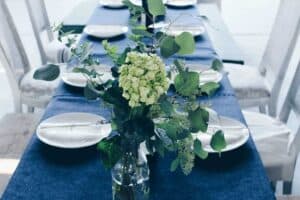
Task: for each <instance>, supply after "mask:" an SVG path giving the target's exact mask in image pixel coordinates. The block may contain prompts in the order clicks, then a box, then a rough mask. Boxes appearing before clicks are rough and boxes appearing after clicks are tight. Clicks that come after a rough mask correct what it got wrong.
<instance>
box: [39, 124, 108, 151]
mask: <svg viewBox="0 0 300 200" xmlns="http://www.w3.org/2000/svg"><path fill="white" fill-rule="evenodd" d="M110 132H111V125H110V124H101V125H88V124H87V125H86V126H84V125H81V126H76V125H74V124H71V123H63V124H56V125H53V124H52V123H51V124H50V123H49V124H47V123H45V124H42V125H41V126H40V127H39V129H38V135H39V137H40V138H41V139H42V140H44V141H46V143H48V144H54V145H56V146H61V147H76V146H83V145H84V144H86V143H90V142H95V141H96V142H98V141H100V140H101V139H103V138H105V137H107V136H108V135H109V134H110Z"/></svg>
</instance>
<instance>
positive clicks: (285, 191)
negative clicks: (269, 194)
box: [282, 181, 293, 194]
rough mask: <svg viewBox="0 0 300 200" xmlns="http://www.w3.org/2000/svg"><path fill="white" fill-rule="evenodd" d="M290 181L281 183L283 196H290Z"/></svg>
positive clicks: (291, 184)
mask: <svg viewBox="0 0 300 200" xmlns="http://www.w3.org/2000/svg"><path fill="white" fill-rule="evenodd" d="M292 186H293V183H292V181H284V182H283V191H282V192H283V194H292Z"/></svg>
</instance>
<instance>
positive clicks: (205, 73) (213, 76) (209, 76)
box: [170, 65, 223, 86]
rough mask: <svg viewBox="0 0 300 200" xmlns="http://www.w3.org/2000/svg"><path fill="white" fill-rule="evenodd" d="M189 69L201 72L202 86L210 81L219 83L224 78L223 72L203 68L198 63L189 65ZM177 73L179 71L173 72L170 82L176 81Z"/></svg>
mask: <svg viewBox="0 0 300 200" xmlns="http://www.w3.org/2000/svg"><path fill="white" fill-rule="evenodd" d="M189 69H190V71H195V72H198V73H200V83H199V85H200V86H201V85H204V84H206V83H209V82H215V83H219V82H220V81H221V80H222V79H223V74H222V73H220V72H218V71H215V70H213V69H204V68H201V66H198V67H197V66H196V65H195V66H191V67H189ZM177 74H178V72H177V71H172V72H171V80H170V84H173V83H174V79H175V77H176V75H177Z"/></svg>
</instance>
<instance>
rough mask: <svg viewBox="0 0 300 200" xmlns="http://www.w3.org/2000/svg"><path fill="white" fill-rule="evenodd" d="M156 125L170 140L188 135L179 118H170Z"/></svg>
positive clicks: (180, 138)
mask: <svg viewBox="0 0 300 200" xmlns="http://www.w3.org/2000/svg"><path fill="white" fill-rule="evenodd" d="M157 127H158V128H161V129H163V130H164V131H165V133H166V135H167V136H168V137H169V138H170V139H172V140H182V139H184V138H187V137H188V136H189V135H190V132H189V131H188V129H187V128H186V127H184V124H183V121H182V120H181V119H176V118H172V119H170V120H168V121H166V122H163V123H160V124H158V125H157Z"/></svg>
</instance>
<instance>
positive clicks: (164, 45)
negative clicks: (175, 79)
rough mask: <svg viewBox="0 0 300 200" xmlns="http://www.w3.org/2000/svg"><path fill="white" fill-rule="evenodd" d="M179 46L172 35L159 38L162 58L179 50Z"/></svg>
mask: <svg viewBox="0 0 300 200" xmlns="http://www.w3.org/2000/svg"><path fill="white" fill-rule="evenodd" d="M179 49H180V47H179V46H178V45H177V44H176V42H175V39H174V37H172V36H166V37H164V38H163V39H162V40H161V43H160V53H161V55H162V56H163V57H164V58H168V57H170V56H172V55H174V54H175V53H177V52H178V51H179Z"/></svg>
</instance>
